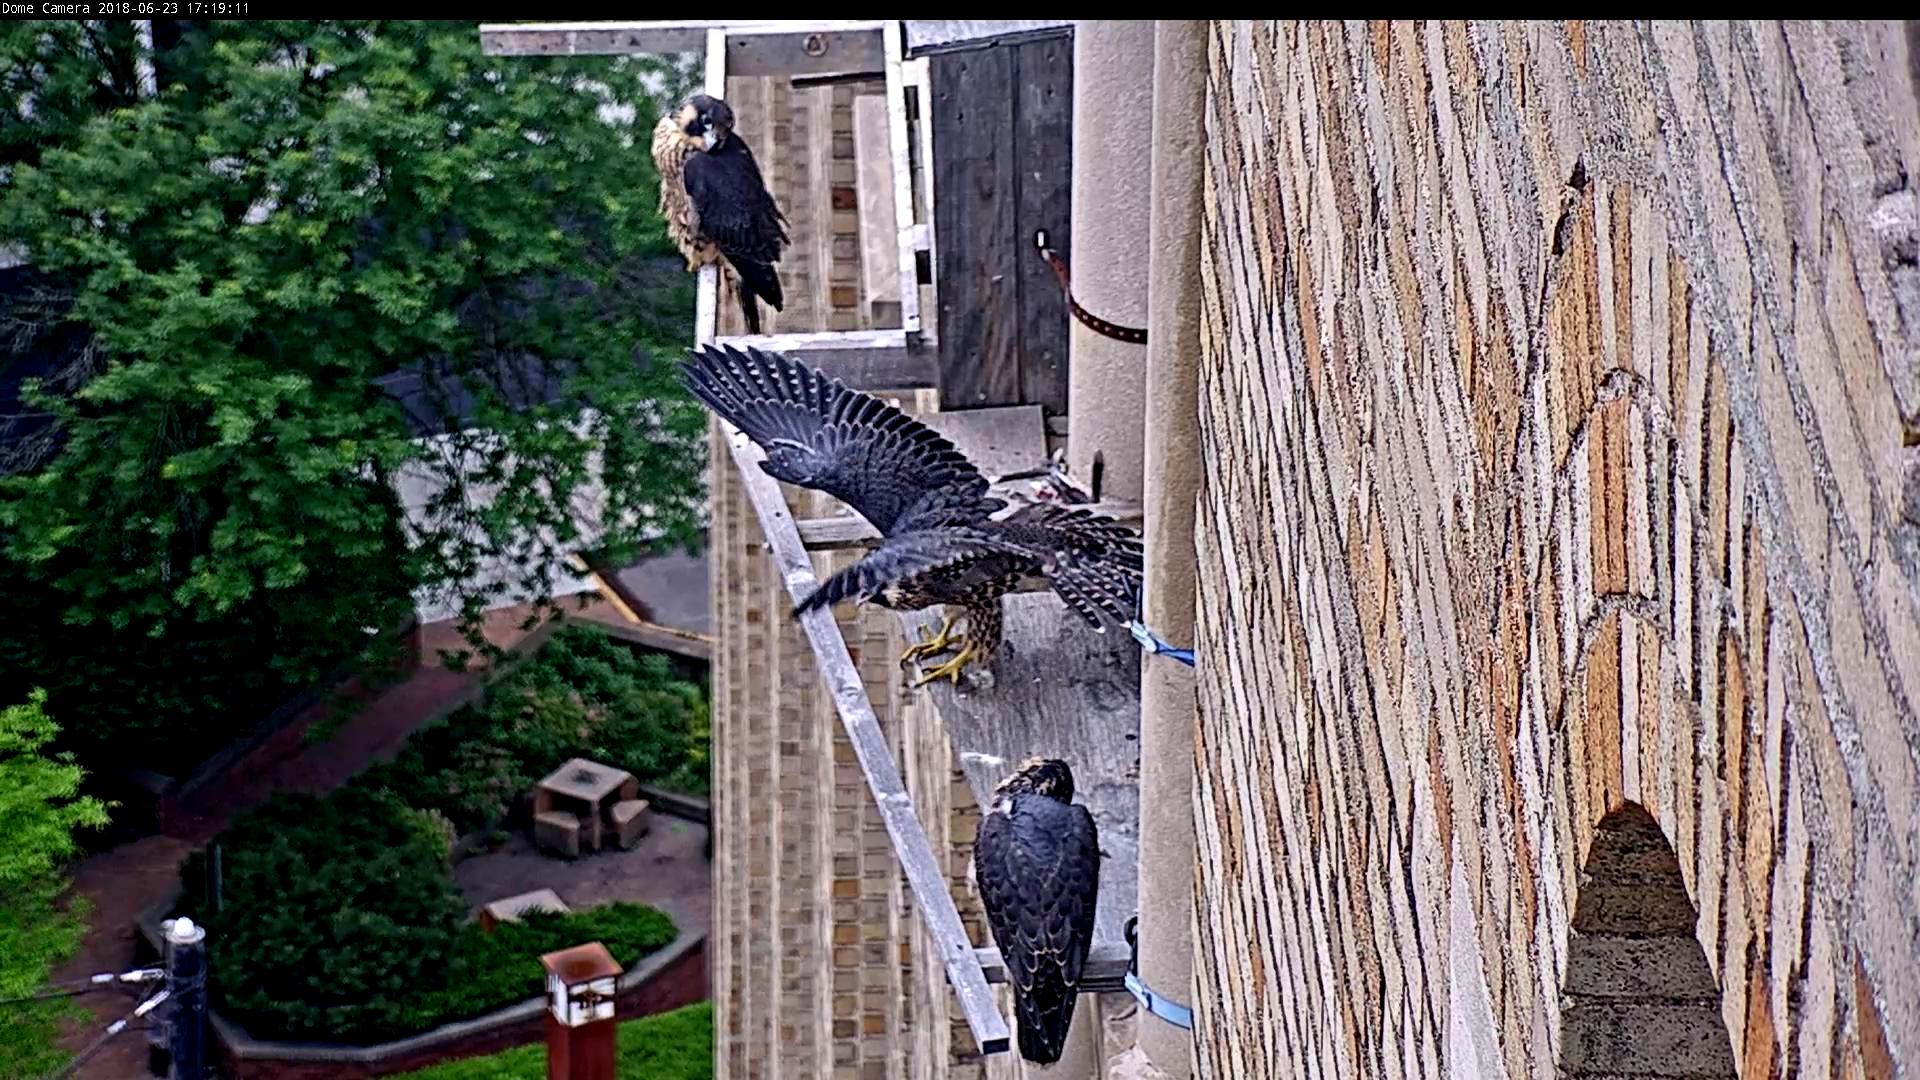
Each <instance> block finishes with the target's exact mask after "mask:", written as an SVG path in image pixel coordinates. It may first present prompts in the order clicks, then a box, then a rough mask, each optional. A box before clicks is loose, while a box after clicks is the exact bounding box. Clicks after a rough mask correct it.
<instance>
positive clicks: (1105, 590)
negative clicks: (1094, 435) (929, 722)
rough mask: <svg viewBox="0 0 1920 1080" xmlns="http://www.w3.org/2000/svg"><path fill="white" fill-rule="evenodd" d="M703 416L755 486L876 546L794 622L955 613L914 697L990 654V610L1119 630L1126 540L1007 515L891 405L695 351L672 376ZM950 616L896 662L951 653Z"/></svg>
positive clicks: (946, 449) (729, 352) (1096, 527)
mask: <svg viewBox="0 0 1920 1080" xmlns="http://www.w3.org/2000/svg"><path fill="white" fill-rule="evenodd" d="M682 370H683V374H684V376H685V378H686V381H687V385H688V388H689V389H690V390H691V391H692V392H693V394H694V395H695V396H696V397H698V398H699V399H700V400H701V401H703V402H705V403H706V405H707V407H708V408H710V409H712V410H713V411H714V412H716V413H718V414H719V415H720V416H722V417H724V418H725V419H726V420H727V421H728V422H729V423H731V424H733V425H734V426H735V427H737V428H739V429H740V430H741V431H742V432H745V433H746V435H747V437H748V438H751V439H752V440H753V441H754V442H756V443H758V444H760V448H761V449H762V450H763V451H765V453H766V456H767V460H766V461H765V462H763V463H762V464H761V468H763V469H765V470H766V472H767V474H768V475H769V476H772V477H773V478H774V479H776V480H783V481H785V482H787V483H789V484H798V485H800V486H801V487H808V488H813V489H814V490H816V491H824V492H826V493H827V494H829V495H832V496H833V497H834V498H836V499H839V500H840V501H842V502H844V503H846V504H847V505H848V506H851V507H852V508H853V509H854V510H856V511H858V512H859V514H860V516H862V517H864V518H866V519H867V521H868V522H869V523H870V524H872V525H873V527H874V528H875V529H876V530H877V531H878V532H879V533H880V535H881V538H882V539H881V542H880V546H879V547H877V548H875V549H874V550H873V551H872V552H871V553H869V554H868V555H867V557H866V558H865V559H862V560H861V561H860V562H858V563H855V564H854V565H852V566H849V567H847V568H846V569H844V570H842V571H840V572H839V573H837V574H835V575H833V576H832V577H830V578H828V579H827V580H826V581H824V582H822V583H821V585H820V587H819V588H817V589H815V590H814V591H813V592H812V593H811V594H810V595H808V596H807V597H806V598H805V599H804V600H802V601H800V603H799V604H798V605H797V606H796V607H795V608H794V615H795V616H796V617H797V616H799V615H801V614H804V613H805V612H807V611H810V610H812V609H814V608H817V607H823V606H828V605H832V604H837V603H839V602H840V601H842V600H857V601H859V602H862V603H865V602H868V601H872V602H874V603H877V604H879V605H881V606H882V607H886V608H891V609H893V610H895V611H914V610H918V609H920V608H925V607H931V606H933V605H934V604H947V605H952V606H954V607H958V608H960V609H961V617H964V618H965V620H966V633H965V636H964V637H963V638H962V640H961V641H959V642H958V643H957V645H958V650H959V651H958V652H957V653H956V654H955V655H954V656H953V658H952V659H950V660H948V661H947V662H946V663H943V664H941V665H939V666H938V667H935V668H933V669H932V670H931V671H929V672H928V673H927V674H926V676H925V677H924V678H922V679H921V680H920V681H919V682H917V683H915V684H914V685H916V686H919V685H923V684H925V683H927V682H930V681H932V680H933V679H937V678H943V677H944V678H948V679H951V680H952V681H953V682H954V683H955V684H956V685H957V684H958V683H959V681H960V673H961V671H962V670H963V669H964V668H965V667H966V666H967V664H969V663H972V662H975V661H979V662H982V663H984V662H986V661H987V660H988V659H989V658H990V657H991V656H992V655H993V653H994V651H995V650H996V649H998V648H999V647H1000V642H1001V630H1002V627H1001V620H1000V597H1002V596H1004V595H1006V594H1007V593H1009V592H1012V591H1014V589H1015V588H1016V587H1018V586H1019V585H1021V584H1022V583H1028V582H1030V583H1033V584H1040V583H1042V582H1044V583H1045V584H1047V585H1048V586H1050V587H1051V588H1052V589H1053V591H1054V592H1056V593H1058V594H1059V595H1060V597H1061V598H1062V599H1063V600H1065V601H1066V602H1067V605H1068V606H1069V607H1071V608H1073V610H1074V611H1075V612H1077V613H1079V615H1080V616H1081V617H1082V618H1084V619H1085V620H1086V621H1087V623H1088V624H1089V625H1091V626H1092V627H1093V628H1094V629H1096V630H1104V629H1105V624H1106V623H1109V622H1111V623H1114V624H1116V625H1124V624H1125V623H1126V622H1127V621H1128V620H1130V619H1132V618H1133V614H1134V611H1135V605H1136V602H1137V597H1138V595H1139V587H1140V577H1141V554H1140V537H1139V536H1138V535H1137V534H1135V533H1134V532H1133V530H1131V529H1129V528H1127V527H1126V526H1125V525H1122V524H1120V523H1119V522H1117V521H1115V520H1113V519H1112V518H1108V517H1102V516H1099V515H1097V514H1094V513H1093V512H1091V511H1089V510H1085V509H1081V508H1077V507H1068V506H1062V505H1059V504H1057V503H1053V502H1041V503H1034V504H1032V505H1028V506H1023V507H1020V508H1018V509H1017V510H1015V511H1014V512H1012V513H1010V514H1006V515H1004V516H1000V517H996V516H994V515H996V514H998V513H999V512H1000V511H1003V510H1006V509H1007V503H1006V501H1005V500H1002V499H996V498H991V497H989V496H988V494H987V479H986V477H984V476H982V475H981V474H980V470H979V469H977V468H975V467H974V465H973V463H972V462H970V461H968V460H967V459H966V457H965V456H964V455H962V454H961V453H960V451H959V450H957V449H955V447H954V445H953V444H952V443H951V442H948V441H947V440H946V439H945V438H944V437H942V436H941V435H939V434H938V433H936V432H935V431H934V430H933V429H932V428H929V427H927V426H926V425H925V424H923V423H921V422H920V421H918V420H915V419H913V418H912V417H910V416H908V415H907V414H906V413H904V412H901V411H900V410H899V409H896V408H894V407H893V406H892V405H889V404H887V403H886V402H883V401H881V400H880V399H878V398H876V397H873V396H871V395H868V394H863V393H861V392H860V391H858V390H850V389H848V388H847V387H846V386H845V385H843V384H842V383H841V382H840V381H839V380H838V379H829V378H828V377H827V376H826V375H825V374H823V373H821V372H819V371H817V370H815V369H813V368H811V367H808V366H807V365H805V364H802V363H800V362H799V361H797V360H794V359H792V358H791V357H788V356H784V355H782V354H780V353H774V352H765V351H762V350H759V349H746V350H740V349H732V348H713V347H706V348H702V349H700V350H697V351H696V352H694V353H693V354H692V356H691V357H690V358H689V360H688V362H687V364H686V365H685V366H684V367H683V369H682ZM957 621H958V619H957V618H956V617H955V616H954V615H953V614H951V613H949V614H948V616H947V617H946V618H945V620H944V621H943V622H942V624H941V627H940V632H939V633H938V634H937V635H935V636H934V637H932V638H929V639H927V640H925V641H922V642H920V643H918V644H916V645H913V646H912V647H910V648H908V649H907V651H906V652H905V653H904V654H903V655H902V656H901V657H900V661H901V663H903V664H904V663H906V662H908V661H911V660H916V659H920V658H922V657H932V656H937V655H939V654H941V653H944V652H946V651H948V650H949V649H953V648H955V647H956V642H955V641H954V640H953V635H954V625H955V623H956V622H957Z"/></svg>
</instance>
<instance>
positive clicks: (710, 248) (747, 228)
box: [653, 94, 789, 334]
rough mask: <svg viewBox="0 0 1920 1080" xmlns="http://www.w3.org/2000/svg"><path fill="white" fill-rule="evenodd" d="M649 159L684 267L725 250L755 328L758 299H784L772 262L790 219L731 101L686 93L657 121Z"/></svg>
mask: <svg viewBox="0 0 1920 1080" xmlns="http://www.w3.org/2000/svg"><path fill="white" fill-rule="evenodd" d="M653 163H654V165H655V166H657V167H658V168H659V170H660V212H661V214H662V216H664V217H665V218H666V220H667V233H668V235H670V236H672V237H673V242H674V243H675V244H677V245H678V246H679V248H680V252H681V254H683V255H685V256H686V257H687V269H688V270H698V269H699V268H700V267H702V266H705V265H706V264H707V263H710V262H713V261H715V259H717V258H719V257H722V256H724V257H725V259H726V261H727V264H728V265H729V266H732V267H733V271H734V273H735V274H737V275H738V276H739V294H740V313H741V314H742V315H743V316H745V318H746V321H747V333H749V334H758V333H759V332H760V305H759V302H758V301H759V300H765V301H766V302H767V303H768V305H770V306H771V307H772V308H773V310H775V311H779V310H780V307H781V305H782V304H783V303H785V298H784V296H783V295H782V293H781V289H780V275H779V273H778V272H777V271H775V270H774V264H775V263H777V262H779V261H780V255H781V253H782V252H783V251H784V250H785V248H786V246H787V244H788V242H789V241H788V237H787V228H786V220H787V219H786V216H785V215H783V214H781V213H780V208H779V207H778V206H777V205H775V204H774V201H773V196H772V195H771V194H769V193H768V191H767V184H766V181H765V180H763V179H761V177H760V166H759V165H758V164H756V163H755V162H754V160H753V151H752V150H750V149H748V148H747V143H746V140H745V139H742V138H741V137H740V136H739V134H738V133H737V132H735V131H734V130H733V108H732V107H731V106H729V105H728V104H727V103H726V102H724V101H722V100H720V99H719V98H716V97H708V96H707V95H706V94H695V95H693V96H692V97H690V98H688V99H687V101H686V104H684V105H682V106H680V108H679V109H678V110H676V111H675V112H674V113H673V114H672V115H671V116H668V117H663V118H662V119H661V120H660V122H659V124H657V125H655V126H654V129H653Z"/></svg>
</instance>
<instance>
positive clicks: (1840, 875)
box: [1195, 21, 1920, 1078]
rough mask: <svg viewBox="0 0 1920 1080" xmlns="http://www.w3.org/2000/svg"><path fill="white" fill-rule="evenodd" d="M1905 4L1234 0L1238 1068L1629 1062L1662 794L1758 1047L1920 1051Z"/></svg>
mask: <svg viewBox="0 0 1920 1080" xmlns="http://www.w3.org/2000/svg"><path fill="white" fill-rule="evenodd" d="M1907 48H1908V43H1907V42H1906V41H1905V39H1903V37H1902V36H1901V28H1900V27H1899V25H1898V24H1852V23H1795V24H1780V23H1775V22H1767V21H1758V22H1743V23H1738V24H1726V23H1715V24H1709V25H1691V24H1670V23H1662V24H1654V25H1631V26H1629V25H1621V24H1601V23H1579V22H1575V23H1566V24H1558V23H1553V24H1549V23H1526V24H1520V23H1507V22H1493V23H1477V24H1472V25H1458V24H1441V23H1425V24H1419V23H1393V24H1386V23H1379V24H1359V23H1349V24H1331V23H1316V24H1311V25H1305V24H1292V23H1289V24H1278V25H1274V24H1258V25H1252V24H1239V23H1233V24H1216V25H1215V27H1214V38H1213V43H1212V63H1211V67H1212V71H1211V78H1210V84H1209V109H1208V114H1207V117H1206V122H1207V124H1208V130H1209V145H1208V150H1207V154H1208V162H1207V180H1206V183H1207V206H1206V215H1205V219H1204V229H1205V233H1204V242H1203V249H1204V250H1205V251H1206V252H1207V255H1206V257H1205V261H1204V264H1203V275H1204V279H1205V293H1206V308H1205V315H1204V323H1205V328H1204V335H1205V338H1206V341H1205V350H1204V351H1205V356H1204V362H1203V367H1202V375H1201V379H1202V385H1201V399H1202V400H1201V412H1202V425H1203V437H1204V441H1205V449H1206V457H1207V460H1208V461H1210V462H1212V463H1214V464H1213V467H1212V469H1211V470H1210V472H1209V473H1208V474H1207V484H1206V487H1205V490H1204V491H1203V493H1202V496H1201V506H1200V514H1199V532H1200V535H1199V537H1198V541H1197V547H1198V549H1199V550H1198V554H1199V557H1200V591H1201V595H1200V599H1199V602H1198V608H1199V610H1200V611H1202V612H1206V613H1208V614H1207V616H1206V617H1205V618H1203V619H1202V620H1201V625H1200V628H1199V632H1198V636H1199V641H1198V650H1199V671H1200V686H1201V689H1200V705H1201V722H1200V724H1199V726H1198V729H1197V733H1196V744H1197V745H1196V751H1197V754H1198V760H1199V766H1200V768H1199V775H1198V782H1197V786H1196V796H1195V798H1196V803H1195V806H1196V818H1197V825H1198V828H1199V833H1200V859H1199V874H1198V881H1197V886H1196V903H1197V907H1198V911H1197V924H1198V925H1197V937H1196V948H1197V951H1198V958H1199V973H1198V977H1197V983H1198V985H1197V988H1196V998H1197V1000H1196V1002H1195V1004H1196V1006H1197V1008H1198V1010H1199V1017H1198V1019H1199V1046H1198V1059H1199V1060H1198V1064H1199V1069H1200V1072H1201V1073H1202V1074H1203V1075H1207V1076H1215V1077H1228V1076H1232V1077H1241V1076H1248V1077H1289V1078H1292V1077H1309V1076H1326V1077H1332V1076H1422V1077H1440V1076H1461V1077H1465V1076H1473V1077H1489V1078H1497V1077H1512V1078H1518V1077H1523V1076H1528V1077H1546V1076H1551V1075H1554V1074H1555V1072H1556V1070H1557V1069H1559V1068H1562V1067H1567V1068H1569V1069H1571V1070H1572V1071H1582V1070H1587V1069H1590V1068H1592V1067H1599V1066H1595V1064H1594V1062H1593V1061H1592V1060H1582V1061H1577V1062H1572V1063H1569V1062H1565V1061H1562V1060H1561V1058H1560V1055H1561V1054H1562V1053H1563V1051H1566V1050H1567V1048H1568V1046H1569V1042H1570V1040H1569V1038H1568V1036H1567V1035H1566V1034H1565V1033H1564V1031H1563V1024H1564V1023H1565V1022H1566V1016H1565V1012H1564V1010H1566V1009H1567V1008H1568V1007H1569V1005H1570V1004H1578V1003H1579V1001H1580V999H1581V995H1583V994H1589V995H1590V994H1591V993H1592V992H1593V990H1592V987H1591V986H1590V985H1586V984H1578V985H1575V984H1570V983H1569V977H1570V976H1569V962H1570V961H1569V956H1570V951H1573V950H1571V949H1570V938H1571V936H1572V935H1573V934H1576V933H1579V932H1580V931H1579V930H1578V929H1577V928H1575V927H1573V926H1571V925H1570V924H1572V923H1573V917H1574V913H1575V912H1576V911H1578V910H1580V909H1581V908H1582V907H1583V906H1584V905H1587V904H1588V903H1589V894H1588V892H1587V890H1588V889H1589V888H1590V887H1592V886H1591V883H1586V884H1583V882H1582V879H1581V876H1580V874H1579V868H1580V867H1582V866H1583V865H1584V864H1586V863H1587V862H1588V860H1589V858H1590V857H1592V856H1593V855H1594V854H1595V846H1596V843H1597V840H1596V837H1597V836H1598V835H1599V826H1600V823H1601V822H1602V820H1603V819H1604V818H1606V817H1607V816H1608V815H1609V814H1611V813H1617V812H1620V811H1622V810H1623V809H1630V808H1637V810H1643V811H1644V812H1645V814H1646V815H1647V818H1648V820H1649V821H1650V822H1652V823H1654V825H1655V827H1656V831H1657V835H1658V837H1659V839H1660V840H1661V841H1662V842H1663V843H1665V844H1668V845H1670V846H1671V849H1672V851H1673V853H1674V854H1675V856H1676V865H1677V869H1678V879H1679V881H1680V883H1681V885H1682V887H1683V890H1684V895H1685V897H1686V900H1687V902H1688V903H1689V904H1691V905H1692V908H1693V909H1694V910H1695V911H1697V914H1698V917H1697V920H1696V921H1693V922H1692V923H1691V925H1690V927H1689V929H1690V932H1691V935H1692V938H1693V940H1694V941H1696V942H1697V944H1698V945H1699V947H1700V948H1701V950H1702V954H1703V956H1704V958H1705V962H1706V966H1707V969H1708V972H1709V974H1710V982H1711V987H1712V994H1711V996H1710V997H1709V998H1708V999H1706V1000H1708V1001H1709V1004H1708V1006H1707V1008H1706V1015H1708V1016H1711V1017H1713V1018H1714V1019H1715V1021H1716V1022H1718V1023H1719V1024H1721V1025H1723V1027H1724V1034H1725V1035H1726V1037H1727V1040H1728V1045H1729V1047H1730V1049H1731V1054H1732V1060H1733V1062H1734V1063H1736V1065H1737V1069H1738V1073H1739V1075H1741V1076H1743V1077H1752V1078H1760V1077H1769V1076H1813V1075H1818V1076H1827V1075H1834V1076H1846V1077H1875V1078H1880V1077H1892V1076H1896V1075H1908V1076H1911V1075H1915V1074H1916V1070H1920V949H1917V948H1916V943H1917V942H1920V894H1917V893H1916V889H1915V884H1914V883H1915V881H1916V880H1920V874H1916V856H1920V831H1917V830H1920V812H1917V809H1920V808H1916V805H1915V802H1916V798H1920V721H1917V720H1916V713H1917V712H1920V701H1916V694H1920V615H1917V608H1920V605H1917V604H1916V598H1917V597H1920V556H1917V555H1916V553H1917V552H1920V536H1917V535H1916V525H1917V523H1916V520H1915V518H1916V517H1917V516H1920V515H1916V514H1915V512H1914V509H1913V507H1914V506H1916V505H1920V461H1916V458H1915V454H1916V451H1915V450H1914V449H1912V448H1903V446H1902V426H1903V424H1902V416H1903V415H1904V416H1905V417H1908V418H1913V417H1920V370H1916V366H1915V364H1914V360H1913V358H1914V357H1915V356H1916V355H1920V353H1917V351H1916V350H1917V348H1920V337H1917V335H1920V275H1916V274H1915V271H1914V257H1913V251H1914V249H1915V246H1916V243H1917V242H1920V224H1917V223H1916V218H1917V217H1920V214H1916V209H1915V194H1914V192H1915V188H1914V184H1915V182H1916V178H1920V130H1917V129H1920V110H1917V109H1916V102H1915V91H1914V85H1913V82H1912V77H1911V69H1910V67H1909V59H1908V57H1907V54H1906V49H1907ZM1911 422H1912V421H1911V420H1909V421H1908V423H1911ZM1903 500H1904V504H1903ZM1903 505H1904V507H1905V508H1904V509H1903ZM1600 847H1601V851H1602V853H1603V852H1604V848H1605V845H1604V844H1602V845H1600ZM1583 947H1584V944H1583ZM1577 1030H1578V1029H1577V1027H1576V1031H1577ZM1574 1041H1577V1040H1574ZM1601 1065H1603V1066H1607V1067H1609V1071H1616V1072H1630V1071H1633V1070H1631V1069H1629V1068H1626V1067H1624V1066H1623V1065H1621V1064H1620V1063H1619V1062H1618V1061H1615V1062H1611V1063H1608V1062H1605V1061H1602V1062H1601Z"/></svg>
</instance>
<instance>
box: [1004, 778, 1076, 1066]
mask: <svg viewBox="0 0 1920 1080" xmlns="http://www.w3.org/2000/svg"><path fill="white" fill-rule="evenodd" d="M1002 805H1005V806H1007V810H1006V811H1005V812H1002V811H1001V810H1000V809H999V808H998V807H996V808H995V810H994V811H993V812H992V813H990V814H988V815H987V816H986V817H985V818H983V819H981V822H980V830H979V833H978V835H977V836H976V837H975V842H974V848H973V859H974V872H975V875H976V877H977V878H978V879H979V882H980V900H981V904H982V906H983V907H985V908H986V911H987V922H988V924H989V925H990V926H991V927H992V928H993V940H994V942H995V944H997V945H999V946H1000V957H1001V959H1002V960H1004V961H1005V962H1006V966H1007V981H1008V982H1010V983H1012V984H1013V991H1014V993H1013V1000H1014V1012H1015V1020H1016V1027H1017V1028H1018V1031H1019V1041H1020V1056H1021V1057H1023V1058H1026V1059H1027V1060H1028V1061H1032V1062H1035V1063H1037V1064H1042V1065H1045V1064H1051V1063H1052V1062H1055V1061H1058V1060H1059V1059H1060V1052H1061V1049H1062V1048H1063V1047H1064V1046H1065V1045H1066V1042H1067V1031H1068V1029H1069V1027H1070V1026H1071V1025H1072V1024H1073V1012H1074V1004H1075V1002H1076V1000H1077V998H1078V994H1079V984H1080V975H1081V972H1082V971H1083V970H1085V967H1086V962H1087V949H1088V948H1089V947H1090V946H1091V945H1092V943H1093V913H1094V906H1095V902H1096V901H1097V900H1098V898H1099V895H1100V839H1099V836H1098V834H1097V832H1096V831H1095V829H1094V825H1093V815H1091V814H1089V813H1088V812H1087V808H1086V807H1084V806H1074V805H1071V804H1068V803H1063V802H1060V801H1058V800H1057V799H1053V798H1050V797H1048V796H1046V795H1038V794H1032V793H1022V794H1017V795H1012V796H1009V797H1007V798H1006V801H1005V802H1004V803H1003V804H1002Z"/></svg>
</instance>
